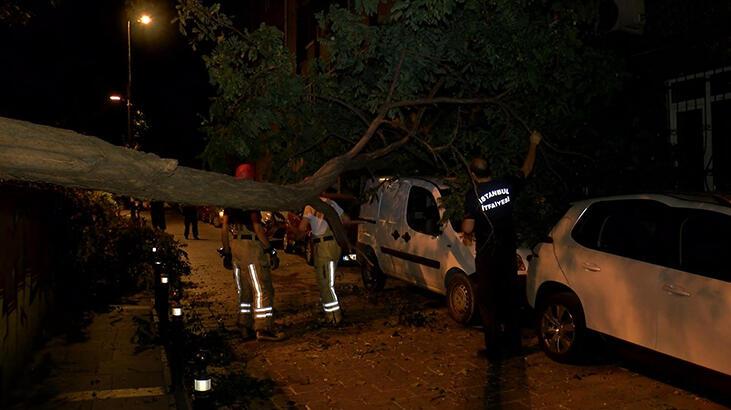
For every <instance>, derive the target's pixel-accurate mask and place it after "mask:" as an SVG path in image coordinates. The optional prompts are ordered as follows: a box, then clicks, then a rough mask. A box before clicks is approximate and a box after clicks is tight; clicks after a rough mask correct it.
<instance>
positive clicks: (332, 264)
mask: <svg viewBox="0 0 731 410" xmlns="http://www.w3.org/2000/svg"><path fill="white" fill-rule="evenodd" d="M327 267H328V268H329V269H328V270H329V273H330V293H332V295H333V300H334V301H335V302H337V301H338V295H336V294H335V261H330V263H328V265H327Z"/></svg>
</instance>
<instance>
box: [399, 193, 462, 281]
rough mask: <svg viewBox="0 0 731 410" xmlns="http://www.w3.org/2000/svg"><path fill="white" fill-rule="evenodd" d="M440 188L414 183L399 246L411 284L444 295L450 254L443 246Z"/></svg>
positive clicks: (409, 195) (409, 196)
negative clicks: (444, 262)
mask: <svg viewBox="0 0 731 410" xmlns="http://www.w3.org/2000/svg"><path fill="white" fill-rule="evenodd" d="M435 191H437V188H436V187H434V186H433V185H432V184H429V183H426V182H423V183H422V182H421V181H414V183H413V185H412V186H411V187H410V189H409V194H408V201H407V203H406V218H405V219H404V220H405V222H406V223H405V224H404V227H403V230H402V233H401V238H400V239H399V242H400V243H401V250H402V254H401V255H400V258H401V259H402V260H403V263H404V270H405V272H406V275H407V276H408V280H410V281H411V282H414V283H417V284H419V285H421V286H423V287H426V288H429V289H433V290H436V291H443V290H444V286H443V274H442V259H443V257H444V255H446V254H448V253H449V252H450V250H449V249H448V248H447V246H446V244H445V243H443V242H444V241H443V240H442V239H443V235H442V229H441V225H440V223H439V220H440V212H439V206H438V204H437V200H436V198H435Z"/></svg>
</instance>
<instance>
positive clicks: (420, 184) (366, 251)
mask: <svg viewBox="0 0 731 410" xmlns="http://www.w3.org/2000/svg"><path fill="white" fill-rule="evenodd" d="M446 189H447V186H446V185H444V184H443V183H442V182H441V181H439V180H435V179H428V178H398V179H384V178H381V179H380V180H379V181H371V184H370V185H369V186H368V187H367V191H368V190H370V191H374V195H373V197H372V200H371V201H370V202H368V203H365V204H363V205H361V208H360V217H359V221H360V222H361V224H360V225H359V226H358V251H359V253H360V254H359V255H358V258H359V260H360V264H361V267H362V276H363V284H364V286H365V287H366V288H367V289H369V290H371V291H373V290H380V289H381V288H383V285H384V280H385V276H386V275H388V276H392V277H395V278H399V279H402V280H405V281H407V282H411V283H414V284H416V285H418V286H420V287H423V288H426V289H429V290H431V291H433V292H437V293H440V294H442V295H446V296H447V302H448V306H449V313H450V315H451V316H452V318H454V320H456V321H457V322H459V323H463V324H467V323H469V322H470V321H471V320H472V319H473V317H475V314H476V306H475V293H474V285H473V283H472V281H471V280H470V278H469V276H470V275H472V274H473V273H474V272H475V256H474V255H475V249H474V246H472V247H467V246H465V245H463V244H462V242H461V240H460V237H459V234H458V232H459V229H460V228H461V227H460V226H452V223H451V222H446V223H440V220H441V218H442V215H443V214H444V209H443V208H442V207H440V206H439V201H440V198H441V197H442V192H443V191H444V190H446ZM457 225H458V224H457ZM455 228H456V229H455ZM529 253H530V251H529V250H528V249H521V250H519V251H518V255H517V258H518V273H519V274H522V275H525V273H526V271H527V269H526V265H527V260H526V257H527V256H528V255H529ZM523 277H524V276H523Z"/></svg>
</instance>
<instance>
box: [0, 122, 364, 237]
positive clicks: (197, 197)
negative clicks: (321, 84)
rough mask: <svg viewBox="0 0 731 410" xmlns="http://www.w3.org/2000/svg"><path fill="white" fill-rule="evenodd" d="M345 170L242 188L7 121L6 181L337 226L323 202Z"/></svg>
mask: <svg viewBox="0 0 731 410" xmlns="http://www.w3.org/2000/svg"><path fill="white" fill-rule="evenodd" d="M346 168H349V166H348V161H347V160H346V159H345V157H335V158H333V159H331V160H330V161H328V162H327V163H326V164H325V165H323V166H322V167H321V168H320V170H318V172H317V173H315V175H313V176H312V177H310V178H309V179H307V180H306V181H303V182H300V183H297V184H291V185H277V184H271V183H265V182H255V181H242V180H236V179H234V178H233V177H232V176H229V175H224V174H218V173H215V172H208V171H202V170H198V169H193V168H187V167H182V166H179V165H178V162H177V161H176V160H173V159H164V158H160V157H158V156H157V155H154V154H149V153H144V152H140V151H135V150H131V149H128V148H124V147H119V146H116V145H112V144H110V143H108V142H105V141H103V140H101V139H99V138H95V137H91V136H87V135H82V134H79V133H77V132H74V131H70V130H64V129H59V128H53V127H48V126H43V125H38V124H33V123H29V122H24V121H18V120H13V119H9V118H3V117H0V179H8V180H20V181H31V182H47V183H51V184H57V185H61V186H65V187H73V188H83V189H91V190H99V191H106V192H111V193H114V194H119V195H125V196H130V197H134V198H142V199H150V200H152V199H154V200H160V201H167V202H179V203H184V204H191V205H218V206H223V207H232V208H242V209H262V210H293V211H294V210H299V209H301V208H302V207H304V206H305V205H306V204H311V205H313V206H315V208H316V209H318V210H320V211H323V212H324V213H325V215H326V217H327V219H328V221H331V220H333V215H334V214H335V212H334V210H332V209H330V207H323V205H324V204H323V203H322V202H321V201H319V200H318V199H317V198H318V195H319V194H320V192H322V191H323V190H324V189H325V188H327V187H328V186H330V185H331V184H333V183H334V182H335V180H336V178H337V176H338V175H339V174H340V173H341V172H342V171H343V170H345V169H346ZM325 208H327V209H325ZM335 217H336V218H337V215H336V214H335ZM330 225H331V227H332V228H333V231H334V233H335V236H336V237H337V239H338V242H339V243H340V244H341V246H344V247H346V246H347V247H349V246H350V244H349V243H348V241H347V236H346V234H345V231H344V229H343V227H342V225H341V224H340V223H339V220H338V221H337V222H335V223H331V224H330Z"/></svg>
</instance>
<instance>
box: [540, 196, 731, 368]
mask: <svg viewBox="0 0 731 410" xmlns="http://www.w3.org/2000/svg"><path fill="white" fill-rule="evenodd" d="M715 198H716V197H712V196H688V195H683V196H680V195H633V196H618V197H611V198H600V199H593V200H587V201H582V202H579V203H576V204H574V205H573V206H572V208H571V209H570V210H569V211H568V212H567V213H566V215H564V217H563V218H562V219H561V220H560V221H559V222H558V223H557V224H556V226H555V227H554V228H553V230H552V231H551V233H550V236H549V238H548V239H547V240H546V242H544V243H540V244H538V245H537V246H536V247H535V249H534V251H533V252H534V257H533V258H532V259H531V264H530V269H529V273H528V278H527V288H526V289H527V297H528V302H529V303H530V304H531V305H532V306H534V307H536V309H537V312H538V315H539V321H538V322H539V323H538V332H539V340H540V344H541V347H542V348H543V350H544V351H545V352H546V353H547V354H548V355H549V356H550V357H552V358H554V359H557V360H568V359H572V358H574V357H575V356H576V355H577V354H579V353H580V351H581V347H582V342H583V341H584V337H585V333H586V330H587V329H591V330H594V331H596V332H600V333H603V334H606V335H609V336H612V337H614V338H617V339H621V340H624V341H628V342H631V343H633V344H636V345H639V346H643V347H645V348H649V349H652V350H656V351H659V352H661V353H664V354H667V355H670V356H673V357H676V358H679V359H682V360H685V361H688V362H691V363H694V364H697V365H700V366H704V367H707V368H710V369H713V370H716V371H719V372H722V373H726V374H731V351H729V342H730V341H731V265H729V263H728V260H727V259H726V258H725V256H726V253H727V252H729V251H731V207H729V206H728V205H724V204H723V203H721V202H719V201H718V200H716V199H715Z"/></svg>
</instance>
